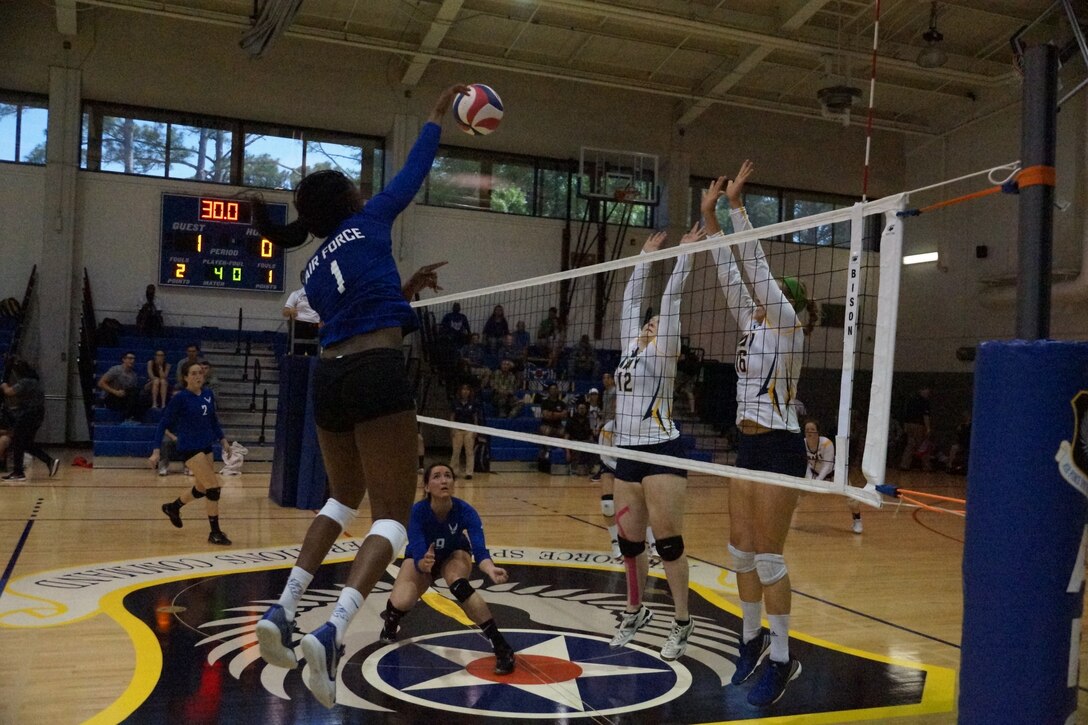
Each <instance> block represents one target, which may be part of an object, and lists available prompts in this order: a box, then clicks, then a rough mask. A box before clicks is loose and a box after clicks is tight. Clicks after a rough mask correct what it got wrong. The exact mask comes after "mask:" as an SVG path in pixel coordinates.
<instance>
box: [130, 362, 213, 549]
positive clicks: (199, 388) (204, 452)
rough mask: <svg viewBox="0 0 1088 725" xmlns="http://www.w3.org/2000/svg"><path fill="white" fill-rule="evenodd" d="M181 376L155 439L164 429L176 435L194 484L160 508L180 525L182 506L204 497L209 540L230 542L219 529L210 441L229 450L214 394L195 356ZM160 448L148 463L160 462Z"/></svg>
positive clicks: (158, 439) (154, 465)
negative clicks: (177, 388) (183, 383)
mask: <svg viewBox="0 0 1088 725" xmlns="http://www.w3.org/2000/svg"><path fill="white" fill-rule="evenodd" d="M181 376H182V379H183V380H184V381H185V387H184V388H183V389H182V390H181V391H179V392H178V393H177V395H175V396H174V397H173V398H171V399H170V402H169V403H168V404H167V406H166V410H165V411H163V414H162V420H160V421H159V428H158V430H156V431H155V438H154V440H155V441H161V440H162V437H163V436H164V435H166V431H168V430H169V431H170V432H172V433H173V434H174V435H176V436H177V441H178V442H177V449H178V453H179V454H181V458H182V460H184V461H185V465H186V466H188V468H189V470H191V471H192V472H193V477H194V478H195V479H196V485H194V486H193V487H192V489H191V490H186V491H183V492H182V494H181V495H180V496H178V497H177V498H176V499H174V500H173V502H171V503H164V504H163V505H162V512H163V513H164V514H166V516H167V518H169V519H170V523H172V524H173V525H174V526H176V527H177V528H179V529H180V528H181V507H182V506H184V505H185V504H187V503H189V502H191V501H194V500H196V499H198V498H206V499H207V506H208V523H209V524H210V525H211V529H212V530H211V533H209V534H208V541H209V542H211V543H213V544H223V545H227V544H230V543H231V542H230V539H228V538H227V535H226V534H224V533H223V532H222V531H221V530H220V529H219V493H220V490H221V489H220V486H221V485H222V484H220V483H219V479H218V478H217V477H216V475H215V469H214V468H213V467H212V445H213V444H214V443H215V442H216V441H219V445H221V446H222V448H223V451H224V453H225V452H227V451H229V450H230V443H228V442H227V439H226V437H225V436H224V435H223V428H222V426H220V425H219V417H218V416H217V415H216V414H215V396H214V395H212V391H211V390H208V389H207V388H205V387H204V367H203V366H202V365H201V364H200V363H199V362H197V361H195V360H186V361H185V362H184V363H182V365H181ZM159 457H160V453H159V449H158V448H157V447H156V448H155V450H154V451H152V452H151V457H150V458H149V459H148V460H149V461H150V463H151V467H152V468H155V467H156V466H158V465H159Z"/></svg>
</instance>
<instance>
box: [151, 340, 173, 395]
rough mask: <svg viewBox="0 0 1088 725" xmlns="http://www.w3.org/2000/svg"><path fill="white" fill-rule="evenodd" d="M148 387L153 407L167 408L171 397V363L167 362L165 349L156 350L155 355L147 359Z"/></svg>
mask: <svg viewBox="0 0 1088 725" xmlns="http://www.w3.org/2000/svg"><path fill="white" fill-rule="evenodd" d="M147 389H148V392H149V393H150V394H151V407H152V408H165V407H166V400H167V399H168V398H169V397H170V363H168V362H166V351H165V350H156V351H155V356H154V357H153V358H151V359H150V360H148V361H147Z"/></svg>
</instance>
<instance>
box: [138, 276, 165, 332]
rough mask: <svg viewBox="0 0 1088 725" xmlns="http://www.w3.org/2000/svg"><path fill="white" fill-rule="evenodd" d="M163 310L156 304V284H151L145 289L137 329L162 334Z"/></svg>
mask: <svg viewBox="0 0 1088 725" xmlns="http://www.w3.org/2000/svg"><path fill="white" fill-rule="evenodd" d="M163 327H164V325H163V322H162V311H161V310H160V309H159V308H158V307H156V306H155V285H153V284H149V285H148V286H147V289H146V290H144V303H143V305H142V306H141V307H140V311H139V312H137V313H136V329H137V330H139V331H140V333H141V334H143V335H147V336H148V337H154V336H156V335H159V334H162V330H163Z"/></svg>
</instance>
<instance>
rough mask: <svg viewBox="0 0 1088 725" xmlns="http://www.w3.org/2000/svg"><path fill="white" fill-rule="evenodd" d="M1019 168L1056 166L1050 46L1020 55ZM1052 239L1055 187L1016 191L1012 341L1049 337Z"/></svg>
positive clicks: (1054, 57) (1054, 60)
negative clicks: (1016, 258) (1017, 216)
mask: <svg viewBox="0 0 1088 725" xmlns="http://www.w3.org/2000/svg"><path fill="white" fill-rule="evenodd" d="M1023 109H1024V110H1023V119H1022V122H1021V126H1022V128H1021V134H1020V159H1021V161H1022V163H1023V168H1025V169H1029V168H1031V167H1033V166H1047V167H1050V168H1053V167H1054V160H1055V154H1056V147H1057V133H1058V49H1057V48H1056V47H1054V46H1053V45H1050V44H1049V43H1047V44H1044V45H1036V46H1034V47H1032V48H1028V50H1027V51H1026V52H1025V53H1024V96H1023ZM1053 238H1054V187H1053V186H1052V185H1050V184H1045V183H1044V184H1032V185H1031V186H1027V187H1025V188H1023V189H1021V190H1020V226H1019V263H1020V266H1019V269H1020V273H1019V275H1018V277H1017V280H1018V281H1017V287H1016V336H1017V337H1018V338H1019V339H1021V340H1042V339H1045V338H1047V337H1049V336H1050V267H1051V256H1052V247H1053Z"/></svg>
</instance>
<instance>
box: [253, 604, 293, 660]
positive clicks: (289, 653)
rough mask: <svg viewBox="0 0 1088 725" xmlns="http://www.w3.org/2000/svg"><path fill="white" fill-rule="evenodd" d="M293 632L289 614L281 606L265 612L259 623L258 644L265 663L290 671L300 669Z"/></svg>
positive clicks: (275, 605)
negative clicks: (288, 617) (288, 619)
mask: <svg viewBox="0 0 1088 725" xmlns="http://www.w3.org/2000/svg"><path fill="white" fill-rule="evenodd" d="M292 630H293V627H292V626H291V623H290V622H288V621H287V613H286V612H285V611H284V609H283V607H281V606H280V605H279V604H273V605H272V606H270V607H269V608H268V609H267V611H265V613H264V616H263V617H261V621H259V622H257V643H258V645H259V646H260V649H261V657H263V658H264V661H265V662H267V663H268V664H270V665H275V666H276V667H283V668H285V669H288V670H293V669H295V668H296V667H298V657H296V656H295V646H294V642H293V638H292Z"/></svg>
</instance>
